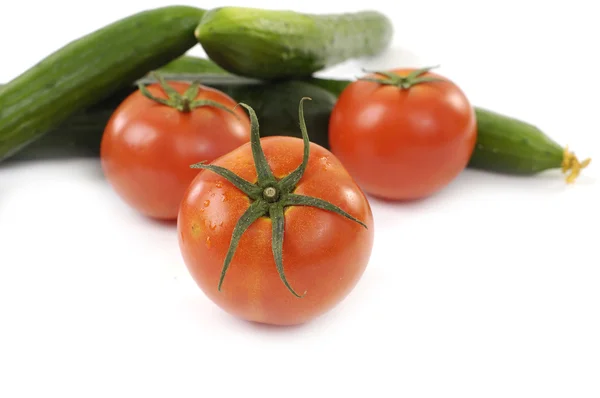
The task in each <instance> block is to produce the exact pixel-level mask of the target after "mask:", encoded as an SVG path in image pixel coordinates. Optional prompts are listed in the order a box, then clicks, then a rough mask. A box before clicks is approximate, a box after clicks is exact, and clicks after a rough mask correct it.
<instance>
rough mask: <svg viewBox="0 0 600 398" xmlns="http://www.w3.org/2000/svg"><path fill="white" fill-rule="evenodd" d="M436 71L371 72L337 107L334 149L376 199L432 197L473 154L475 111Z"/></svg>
mask: <svg viewBox="0 0 600 398" xmlns="http://www.w3.org/2000/svg"><path fill="white" fill-rule="evenodd" d="M429 69H430V68H425V69H418V70H416V69H395V70H392V71H390V72H391V73H390V72H385V74H387V76H385V75H383V74H382V75H381V76H380V75H379V74H377V73H373V74H369V75H368V76H366V77H365V80H361V79H359V80H356V81H354V82H352V83H351V84H350V85H348V86H347V87H346V89H345V90H344V91H343V92H342V93H341V95H340V96H339V99H338V102H337V103H336V105H335V106H334V108H333V110H332V114H331V118H330V124H329V144H330V149H331V151H332V152H333V153H334V154H335V155H336V156H337V157H338V158H339V159H340V161H341V162H342V163H343V164H344V166H345V167H346V169H347V170H348V171H349V172H350V174H351V175H352V176H353V177H354V179H355V180H356V181H357V183H358V184H359V185H360V186H361V188H362V189H363V190H364V191H365V192H366V193H368V194H370V195H372V196H374V197H379V198H382V199H387V200H412V199H420V198H424V197H427V196H430V195H432V194H434V193H436V192H438V191H440V190H441V189H443V188H444V187H445V186H447V185H448V184H449V183H450V182H451V181H452V180H454V179H455V178H456V177H457V175H458V174H459V173H460V172H461V171H462V170H463V169H464V168H465V167H466V166H467V164H468V162H469V159H470V157H471V154H472V153H473V150H474V148H475V143H476V138H477V129H476V120H475V111H474V108H473V107H472V106H471V104H470V102H469V100H468V99H467V97H466V96H465V94H464V93H463V91H462V90H461V89H460V88H459V87H458V86H457V85H456V84H455V83H453V82H451V81H450V80H449V79H447V78H445V77H443V76H440V75H438V74H435V73H432V72H431V71H430V70H429ZM411 73H412V75H410V74H411Z"/></svg>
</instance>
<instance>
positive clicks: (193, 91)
mask: <svg viewBox="0 0 600 398" xmlns="http://www.w3.org/2000/svg"><path fill="white" fill-rule="evenodd" d="M151 76H152V77H153V78H154V79H156V81H157V82H158V85H159V86H160V88H161V89H162V90H163V91H164V93H165V95H166V96H167V98H166V99H165V98H160V97H157V96H155V95H154V94H152V93H151V92H150V90H148V88H147V87H146V85H144V84H143V83H142V82H138V84H137V86H138V88H139V90H140V92H141V93H142V95H144V96H145V97H147V98H149V99H151V100H152V101H155V102H158V103H159V104H162V105H165V106H170V107H171V108H175V109H177V110H179V111H180V112H183V113H188V112H191V111H192V110H194V109H196V108H199V107H201V106H212V107H214V108H218V109H222V110H224V111H226V112H229V113H231V114H232V115H235V116H237V115H236V114H235V112H234V111H233V110H232V109H230V108H228V107H226V106H225V105H223V104H220V103H218V102H216V101H212V100H206V99H203V100H196V97H197V96H198V93H199V92H200V82H198V81H194V82H193V83H192V84H191V85H190V86H189V87H188V89H187V90H186V91H185V93H183V94H180V93H179V92H178V91H177V90H175V89H174V88H173V86H171V85H170V84H169V83H168V82H167V80H166V79H165V78H164V76H162V75H161V74H159V73H156V72H154V73H152V74H151Z"/></svg>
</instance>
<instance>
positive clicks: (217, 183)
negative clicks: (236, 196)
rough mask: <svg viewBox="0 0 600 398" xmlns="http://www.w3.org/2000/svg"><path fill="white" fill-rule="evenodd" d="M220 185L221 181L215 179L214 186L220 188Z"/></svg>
mask: <svg viewBox="0 0 600 398" xmlns="http://www.w3.org/2000/svg"><path fill="white" fill-rule="evenodd" d="M222 186H223V183H222V182H221V181H217V182H216V183H215V187H217V188H221V187H222Z"/></svg>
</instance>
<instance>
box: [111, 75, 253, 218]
mask: <svg viewBox="0 0 600 398" xmlns="http://www.w3.org/2000/svg"><path fill="white" fill-rule="evenodd" d="M196 88H198V90H197V92H196V91H195V89H196ZM142 89H143V90H144V91H147V93H149V94H148V96H146V95H145V94H144V91H142ZM186 92H187V96H189V98H188V99H187V100H186V99H185V98H187V97H186V96H185V95H186ZM185 101H187V105H186V104H185ZM194 101H196V102H194ZM199 101H213V102H214V103H210V102H209V103H206V102H199ZM236 104H237V103H236V101H234V100H233V99H232V98H231V97H229V96H228V95H226V94H225V93H223V92H221V91H219V90H216V89H213V88H209V87H204V86H200V87H198V86H195V85H190V84H189V83H184V82H170V83H169V84H168V85H167V83H166V82H164V81H163V80H162V79H160V83H156V84H151V85H149V86H148V87H146V88H144V87H143V86H142V87H141V88H140V90H137V91H135V92H134V93H133V94H131V95H130V96H129V97H127V98H126V99H125V100H124V101H123V103H122V104H120V105H119V107H118V108H117V109H116V110H115V112H114V114H113V115H112V117H111V119H110V120H109V122H108V124H107V126H106V129H105V132H104V135H103V137H102V143H101V152H100V156H101V164H102V168H103V171H104V174H105V176H106V178H107V180H108V181H109V183H110V184H111V185H112V187H113V188H114V190H115V191H116V192H117V194H118V195H119V196H120V197H121V198H122V199H123V200H124V201H125V202H126V203H128V204H129V205H130V206H131V207H133V208H134V209H136V210H137V211H139V212H140V213H142V214H144V215H146V216H149V217H152V218H156V219H163V220H175V219H176V218H177V212H178V210H179V203H180V202H181V198H182V197H183V193H184V192H185V190H186V188H187V187H188V185H189V184H190V182H191V181H192V180H193V179H194V177H195V176H196V174H197V173H198V170H194V169H192V168H190V165H192V164H194V163H197V162H199V161H201V160H207V161H212V160H214V159H216V158H217V157H219V156H221V155H223V154H225V153H227V152H229V151H231V150H233V149H234V148H237V147H238V146H240V145H242V144H244V143H246V142H248V141H249V140H250V119H249V118H248V115H247V114H246V113H245V112H244V110H243V109H240V108H239V107H238V108H236V109H235V110H234V111H233V112H231V113H230V112H228V111H227V110H225V109H221V108H219V107H218V106H220V107H226V108H229V109H230V110H231V109H233V108H234V107H235V105H236ZM186 107H187V108H186Z"/></svg>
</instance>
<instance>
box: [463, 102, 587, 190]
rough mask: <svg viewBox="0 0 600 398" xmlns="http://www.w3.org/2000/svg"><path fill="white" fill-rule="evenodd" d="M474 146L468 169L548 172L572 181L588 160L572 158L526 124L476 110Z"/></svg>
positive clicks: (519, 172)
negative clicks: (557, 170) (565, 174)
mask: <svg viewBox="0 0 600 398" xmlns="http://www.w3.org/2000/svg"><path fill="white" fill-rule="evenodd" d="M475 115H476V119H477V144H476V146H475V149H474V151H473V155H472V156H471V159H470V160H469V164H468V167H469V168H471V169H480V170H486V171H493V172H498V173H506V174H517V175H519V174H520V175H533V174H537V173H540V172H542V171H546V170H551V169H562V171H563V173H567V182H569V183H571V182H573V181H574V180H575V179H576V178H577V176H578V175H579V173H580V171H581V169H583V168H585V167H586V166H587V165H588V164H589V163H590V159H586V160H584V161H583V162H580V161H579V160H578V159H577V158H576V157H575V155H574V154H573V153H572V152H570V151H569V150H568V148H565V147H562V146H561V145H559V144H558V143H557V142H556V141H554V140H553V139H551V138H550V137H549V136H548V135H547V134H545V133H544V132H543V131H542V130H540V129H539V128H538V127H536V126H534V125H532V124H530V123H527V122H525V121H522V120H519V119H516V118H513V117H509V116H506V115H502V114H500V113H497V112H494V111H490V110H488V109H484V108H479V107H475Z"/></svg>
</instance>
